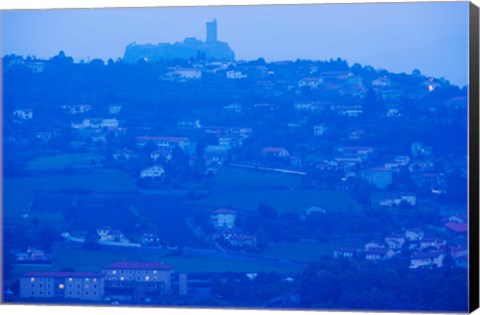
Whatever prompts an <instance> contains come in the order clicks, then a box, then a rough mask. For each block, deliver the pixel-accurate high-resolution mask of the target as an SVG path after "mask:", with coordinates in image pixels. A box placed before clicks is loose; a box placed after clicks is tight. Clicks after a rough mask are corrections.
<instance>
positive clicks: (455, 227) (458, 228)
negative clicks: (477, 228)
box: [445, 222, 468, 233]
mask: <svg viewBox="0 0 480 315" xmlns="http://www.w3.org/2000/svg"><path fill="white" fill-rule="evenodd" d="M445 227H446V228H447V229H449V230H451V231H453V232H455V233H467V231H468V224H466V223H457V222H447V223H445Z"/></svg>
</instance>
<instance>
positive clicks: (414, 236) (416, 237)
mask: <svg viewBox="0 0 480 315" xmlns="http://www.w3.org/2000/svg"><path fill="white" fill-rule="evenodd" d="M424 235H425V234H424V233H423V230H421V229H419V228H412V229H406V230H405V238H406V239H407V240H408V241H410V242H416V241H420V240H422V239H423V237H424Z"/></svg>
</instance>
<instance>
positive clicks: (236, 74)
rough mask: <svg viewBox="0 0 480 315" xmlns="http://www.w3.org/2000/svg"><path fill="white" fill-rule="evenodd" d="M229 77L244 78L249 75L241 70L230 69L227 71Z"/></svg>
mask: <svg viewBox="0 0 480 315" xmlns="http://www.w3.org/2000/svg"><path fill="white" fill-rule="evenodd" d="M226 76H227V79H244V78H246V77H247V75H246V74H243V73H242V72H241V71H235V70H229V71H227V73H226Z"/></svg>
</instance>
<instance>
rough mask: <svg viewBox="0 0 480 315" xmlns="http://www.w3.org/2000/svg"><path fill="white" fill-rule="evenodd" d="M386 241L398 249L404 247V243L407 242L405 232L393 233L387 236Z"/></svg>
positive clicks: (393, 248)
mask: <svg viewBox="0 0 480 315" xmlns="http://www.w3.org/2000/svg"><path fill="white" fill-rule="evenodd" d="M385 243H387V246H388V247H389V248H390V249H392V250H394V251H398V250H400V249H402V247H403V244H405V235H404V234H392V235H388V236H386V237H385Z"/></svg>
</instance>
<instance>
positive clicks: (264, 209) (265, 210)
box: [257, 202, 278, 220]
mask: <svg viewBox="0 0 480 315" xmlns="http://www.w3.org/2000/svg"><path fill="white" fill-rule="evenodd" d="M257 211H258V213H259V214H260V216H261V217H262V218H264V219H270V220H275V219H277V218H278V212H277V210H275V209H274V208H272V207H270V206H269V205H267V204H266V203H263V202H262V203H260V204H259V205H258V208H257Z"/></svg>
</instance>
